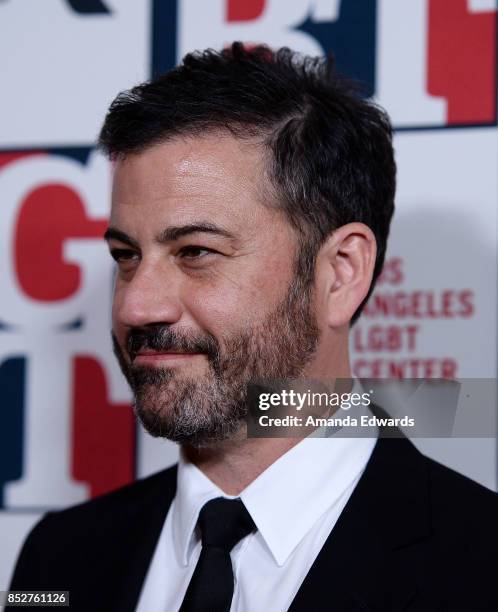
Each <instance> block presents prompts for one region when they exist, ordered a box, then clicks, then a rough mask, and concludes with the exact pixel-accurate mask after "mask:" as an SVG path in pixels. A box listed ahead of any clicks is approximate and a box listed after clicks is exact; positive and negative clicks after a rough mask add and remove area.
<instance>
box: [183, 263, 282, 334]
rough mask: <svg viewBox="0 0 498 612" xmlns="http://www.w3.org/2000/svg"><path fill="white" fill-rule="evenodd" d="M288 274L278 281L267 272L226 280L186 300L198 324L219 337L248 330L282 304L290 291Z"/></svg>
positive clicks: (205, 288)
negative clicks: (231, 331)
mask: <svg viewBox="0 0 498 612" xmlns="http://www.w3.org/2000/svg"><path fill="white" fill-rule="evenodd" d="M286 276H287V275H282V276H280V277H278V278H276V277H273V276H271V275H269V274H265V273H264V271H263V272H261V273H259V274H257V275H256V274H255V275H253V276H251V275H246V276H244V282H241V280H240V279H237V280H235V279H228V278H227V279H225V282H224V283H217V284H216V286H215V287H214V286H211V287H206V286H205V287H203V288H202V289H201V288H197V290H195V291H192V292H191V293H190V294H189V295H188V297H187V296H185V297H186V299H185V301H184V304H185V305H186V306H187V308H188V310H189V312H190V313H191V315H192V317H193V318H194V319H195V321H196V323H197V324H198V325H199V326H200V327H202V328H204V329H206V330H208V331H210V332H211V333H213V334H214V335H215V336H217V337H218V336H219V335H225V334H226V333H227V332H229V331H230V330H233V331H237V330H244V329H246V328H249V327H254V326H255V325H257V324H258V323H260V322H262V321H263V320H264V319H266V317H267V316H268V314H269V313H270V312H272V311H273V310H274V309H275V308H276V307H277V305H278V304H279V303H280V302H281V300H282V299H283V297H284V296H285V295H286V293H287V290H288V282H289V281H288V280H287V279H286Z"/></svg>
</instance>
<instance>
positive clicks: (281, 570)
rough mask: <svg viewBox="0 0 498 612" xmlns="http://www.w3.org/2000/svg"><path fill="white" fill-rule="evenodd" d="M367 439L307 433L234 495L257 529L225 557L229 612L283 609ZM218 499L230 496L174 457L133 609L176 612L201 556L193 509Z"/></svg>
mask: <svg viewBox="0 0 498 612" xmlns="http://www.w3.org/2000/svg"><path fill="white" fill-rule="evenodd" d="M315 433H316V432H315ZM372 435H374V434H372ZM375 436H376V433H375ZM375 442H376V437H368V438H340V437H337V436H335V437H332V438H318V437H314V436H308V437H307V438H305V439H304V440H301V441H300V442H299V443H298V444H296V446H294V447H293V448H291V449H290V450H289V451H287V452H286V453H285V454H284V455H282V456H281V457H280V458H279V459H278V460H277V461H275V462H274V463H273V464H272V465H270V467H268V468H267V469H266V470H265V471H264V472H263V473H262V474H260V475H259V476H258V477H257V478H256V479H255V480H254V481H253V482H251V484H250V485H249V486H247V487H246V488H245V489H244V490H243V491H242V492H241V494H240V495H238V496H237V497H240V498H241V499H242V501H243V502H244V504H245V506H246V508H247V510H248V512H249V514H250V515H251V517H252V519H253V521H254V523H255V524H256V526H257V528H258V529H257V531H256V532H254V533H252V534H250V535H248V536H246V537H245V538H243V539H242V540H241V541H240V542H239V543H238V544H237V545H236V546H235V547H234V548H233V550H232V552H231V558H232V566H233V571H234V577H235V587H234V595H233V599H232V606H231V609H230V610H231V612H261V610H272V612H280V611H282V612H283V611H286V610H288V608H289V606H290V605H291V603H292V600H293V599H294V596H295V595H296V593H297V592H298V590H299V587H300V586H301V583H302V582H303V580H304V578H305V577H306V575H307V573H308V571H309V569H310V568H311V566H312V564H313V562H314V560H315V558H316V557H317V555H318V553H319V552H320V550H321V548H322V547H323V544H324V543H325V540H326V539H327V537H328V535H329V534H330V532H331V531H332V529H333V527H334V525H335V523H336V522H337V520H338V518H339V516H340V514H341V512H342V510H343V508H344V506H345V505H346V503H347V501H348V499H349V497H350V496H351V493H352V492H353V490H354V488H355V486H356V484H357V483H358V480H359V479H360V476H361V474H362V473H363V470H364V469H365V466H366V464H367V462H368V459H369V458H370V455H371V453H372V451H373V448H374V446H375ZM220 496H222V497H226V498H230V499H233V496H230V495H226V494H225V493H224V492H223V491H222V490H221V489H219V488H218V487H217V486H216V485H215V484H214V483H213V482H211V481H210V480H209V479H208V478H207V477H206V476H205V475H204V474H203V473H202V472H201V471H200V470H199V469H198V468H197V467H196V466H195V465H193V464H192V463H190V462H188V461H187V460H186V459H185V457H184V455H183V453H182V452H180V457H179V464H178V477H177V492H176V496H175V498H174V500H173V502H172V504H171V507H170V509H169V511H168V514H167V516H166V520H165V523H164V526H163V529H162V531H161V534H160V537H159V540H158V543H157V546H156V549H155V552H154V556H153V558H152V562H151V564H150V567H149V570H148V573H147V576H146V579H145V581H144V585H143V588H142V592H141V595H140V599H139V603H138V607H137V611H138V612H177V611H178V610H179V608H180V605H181V603H182V601H183V597H184V595H185V592H186V590H187V587H188V584H189V582H190V579H191V577H192V574H193V572H194V569H195V566H196V563H197V560H198V558H199V555H200V552H201V542H200V538H199V535H198V530H196V529H195V527H196V523H197V517H198V515H199V511H200V509H201V508H202V506H203V505H204V504H205V503H206V502H207V501H209V500H210V499H213V498H215V497H220Z"/></svg>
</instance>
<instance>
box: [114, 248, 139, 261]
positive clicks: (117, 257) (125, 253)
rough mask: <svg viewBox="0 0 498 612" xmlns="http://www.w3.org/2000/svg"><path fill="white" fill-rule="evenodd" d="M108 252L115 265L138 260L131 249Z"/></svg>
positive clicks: (136, 254)
mask: <svg viewBox="0 0 498 612" xmlns="http://www.w3.org/2000/svg"><path fill="white" fill-rule="evenodd" d="M109 252H110V254H111V257H112V258H113V259H114V261H116V262H117V263H124V262H128V261H132V260H134V259H138V253H136V252H135V251H132V250H131V249H111V250H110V251H109Z"/></svg>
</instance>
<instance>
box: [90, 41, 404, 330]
mask: <svg viewBox="0 0 498 612" xmlns="http://www.w3.org/2000/svg"><path fill="white" fill-rule="evenodd" d="M207 130H228V131H229V132H231V133H232V134H233V135H234V136H236V137H238V138H247V137H253V136H257V137H262V138H263V142H264V144H265V145H266V148H267V151H268V153H269V155H267V156H266V157H267V160H268V175H269V177H270V181H271V183H272V186H273V191H274V192H275V194H276V196H277V200H278V204H279V206H281V207H282V208H283V209H284V211H285V213H286V214H287V217H288V219H289V221H290V222H291V223H292V225H293V226H294V228H295V229H297V231H298V236H299V242H300V250H299V254H298V258H297V262H296V263H297V269H298V272H299V274H300V276H301V278H306V279H307V280H308V281H309V282H310V281H311V280H312V278H313V273H314V267H315V261H316V254H317V252H318V250H319V248H320V246H321V245H322V244H323V242H324V241H325V239H326V238H327V236H329V235H330V233H331V232H332V231H333V230H334V229H337V228H338V227H340V226H341V225H345V224H346V223H350V222H353V221H359V222H362V223H365V224H366V225H367V226H368V227H370V229H371V230H372V232H373V233H374V235H375V238H376V241H377V259H376V263H375V269H374V274H373V279H372V284H371V286H370V290H369V292H368V295H367V296H366V298H365V300H364V301H363V302H362V304H361V305H360V306H359V308H358V309H357V310H356V312H355V313H354V316H353V318H352V320H351V324H352V323H354V322H355V321H356V319H357V318H358V317H359V315H360V313H361V310H362V309H363V307H364V305H365V303H366V301H367V300H368V298H369V297H370V294H371V292H372V291H373V288H374V284H375V281H376V280H377V277H378V276H379V274H380V272H381V269H382V265H383V262H384V257H385V252H386V243H387V237H388V234H389V225H390V221H391V217H392V214H393V212H394V192H395V182H396V180H395V177H396V166H395V162H394V154H393V147H392V128H391V124H390V122H389V119H388V117H387V115H386V113H385V112H384V111H383V110H381V109H380V108H379V107H377V106H376V105H375V104H373V103H372V102H370V101H368V100H366V99H364V98H363V97H362V96H361V93H360V90H359V88H358V86H357V85H356V84H355V83H354V82H352V81H351V80H349V79H346V78H345V77H344V76H342V75H340V74H339V73H337V71H336V70H335V68H334V62H333V59H332V58H331V57H328V58H313V57H306V56H302V55H300V54H298V53H295V52H293V51H291V50H290V49H287V48H282V49H279V50H277V51H273V50H271V49H269V48H268V47H266V46H264V45H261V46H257V47H253V48H246V47H244V45H243V44H242V43H240V42H236V43H233V44H232V45H231V46H230V47H229V48H226V49H224V50H223V51H219V52H218V51H214V50H212V49H208V50H206V51H196V52H194V53H189V54H188V55H186V56H185V57H184V58H183V61H182V63H181V64H180V65H179V66H177V67H176V68H173V69H172V70H170V71H169V72H167V73H166V74H164V75H161V76H159V77H157V78H155V79H153V80H151V81H149V82H147V83H143V84H142V85H138V86H137V87H134V88H133V89H131V90H130V91H125V92H122V93H120V94H119V95H118V96H117V97H116V99H115V100H114V102H113V103H112V104H111V106H110V109H109V112H108V114H107V116H106V118H105V122H104V125H103V127H102V130H101V132H100V137H99V145H100V148H101V149H103V150H104V151H105V152H106V153H107V154H108V155H109V156H110V157H111V158H116V157H119V156H122V155H126V154H127V153H136V152H140V151H142V150H144V149H146V148H148V147H150V146H152V145H154V144H158V143H160V142H163V141H166V140H168V139H170V138H172V137H175V136H179V135H194V136H195V135H201V134H203V133H205V132H206V131H207Z"/></svg>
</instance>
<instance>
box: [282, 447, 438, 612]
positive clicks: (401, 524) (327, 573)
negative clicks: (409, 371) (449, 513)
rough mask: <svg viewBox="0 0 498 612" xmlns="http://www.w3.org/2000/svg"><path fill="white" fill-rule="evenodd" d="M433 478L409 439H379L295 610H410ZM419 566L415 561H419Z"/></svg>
mask: <svg viewBox="0 0 498 612" xmlns="http://www.w3.org/2000/svg"><path fill="white" fill-rule="evenodd" d="M427 483H428V480H427V473H426V468H425V464H424V462H423V459H422V456H421V455H420V454H419V453H418V451H417V450H416V449H415V448H414V447H413V446H412V444H411V443H410V442H409V441H408V440H406V439H384V438H380V439H379V440H378V442H377V444H376V447H375V449H374V451H373V453H372V456H371V458H370V460H369V462H368V464H367V467H366V468H365V471H364V473H363V475H362V477H361V478H360V481H359V482H358V485H357V487H356V489H355V490H354V492H353V494H352V495H351V498H350V499H349V502H348V503H347V505H346V507H345V509H344V510H343V512H342V514H341V516H340V518H339V520H338V522H337V524H336V525H335V527H334V529H333V530H332V532H331V533H330V535H329V537H328V538H327V540H326V542H325V544H324V546H323V547H322V549H321V551H320V553H319V554H318V556H317V558H316V559H315V562H314V563H313V565H312V567H311V569H310V571H309V572H308V575H307V576H306V578H305V580H304V581H303V583H302V585H301V588H300V589H299V591H298V593H297V594H296V597H295V598H294V600H293V602H292V604H291V606H290V608H289V612H304V611H307V610H314V611H316V612H319V611H321V610H341V612H359V611H363V612H367V611H370V612H376V611H380V610H382V611H386V610H389V609H395V610H404V609H405V608H406V607H407V606H408V605H409V604H410V603H412V602H413V601H414V600H415V599H416V597H417V590H418V589H417V584H416V582H415V580H416V575H417V572H416V571H415V570H416V568H415V567H414V568H413V569H412V570H407V568H409V567H410V565H411V564H413V563H414V559H416V555H415V556H414V555H413V554H411V555H410V554H408V555H406V554H405V553H406V551H407V550H409V549H410V547H411V546H412V545H414V544H416V543H417V542H420V541H421V540H422V539H425V538H426V537H427V536H428V534H429V516H428V508H429V505H428V486H427ZM415 563H416V562H415Z"/></svg>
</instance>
